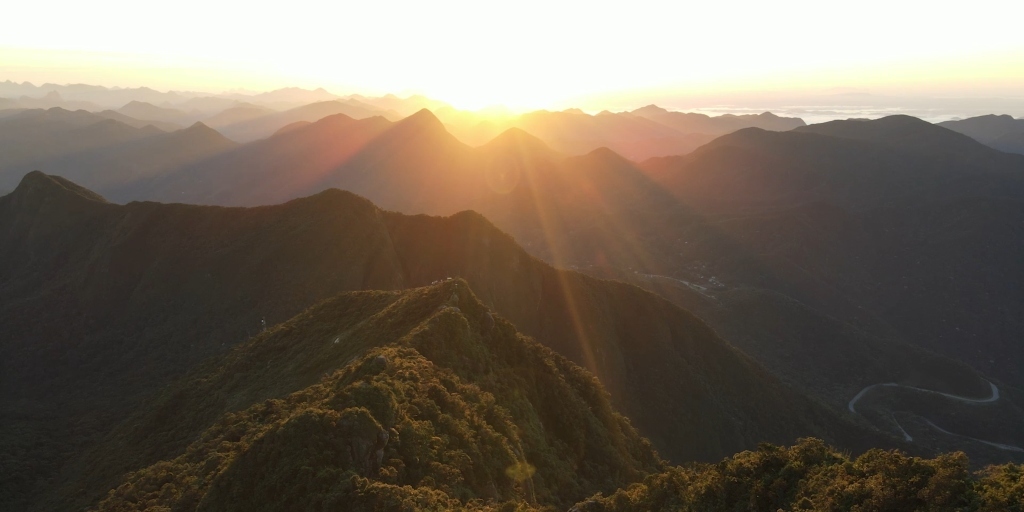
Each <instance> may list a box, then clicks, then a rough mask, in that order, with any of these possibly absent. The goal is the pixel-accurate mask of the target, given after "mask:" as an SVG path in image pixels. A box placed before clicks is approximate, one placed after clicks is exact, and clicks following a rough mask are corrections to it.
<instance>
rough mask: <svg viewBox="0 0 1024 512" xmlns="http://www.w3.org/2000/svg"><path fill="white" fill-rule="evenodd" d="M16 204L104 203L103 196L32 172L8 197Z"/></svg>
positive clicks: (40, 173) (69, 182) (60, 178)
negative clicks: (70, 201) (43, 202)
mask: <svg viewBox="0 0 1024 512" xmlns="http://www.w3.org/2000/svg"><path fill="white" fill-rule="evenodd" d="M8 197H9V198H12V199H13V200H15V201H18V202H38V201H51V200H57V201H66V200H69V199H74V200H87V201H91V202H97V203H106V202H107V200H106V199H104V198H103V196H101V195H99V194H97V193H95V192H93V191H91V190H89V189H87V188H85V187H81V186H79V185H76V184H74V183H72V182H71V181H69V180H66V179H64V178H62V177H60V176H51V175H48V174H44V173H43V172H41V171H32V172H30V173H28V174H26V175H25V177H23V178H22V179H21V183H19V184H18V187H17V188H15V189H14V192H11V194H10V195H9V196H8Z"/></svg>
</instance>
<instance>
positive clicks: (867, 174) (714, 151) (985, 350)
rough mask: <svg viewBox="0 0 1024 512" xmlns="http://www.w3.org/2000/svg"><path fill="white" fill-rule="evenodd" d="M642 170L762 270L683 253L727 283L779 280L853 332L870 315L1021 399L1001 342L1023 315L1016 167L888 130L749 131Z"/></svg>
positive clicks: (940, 137)
mask: <svg viewBox="0 0 1024 512" xmlns="http://www.w3.org/2000/svg"><path fill="white" fill-rule="evenodd" d="M807 132H816V133H807ZM825 134H827V135H825ZM883 134H884V135H883ZM644 167H645V169H646V170H647V172H648V173H649V175H651V176H652V178H653V179H655V180H656V181H657V182H659V183H660V184H662V185H663V186H664V188H665V189H666V190H668V191H671V192H672V193H673V194H674V195H675V196H676V197H677V198H678V199H679V201H680V202H682V203H685V204H687V205H689V206H691V207H692V208H694V209H696V210H697V211H700V212H703V213H704V214H705V215H708V216H716V217H720V219H721V220H720V221H719V222H717V225H718V227H719V229H720V232H721V234H722V236H723V237H724V238H725V239H728V240H729V241H730V242H731V243H733V244H737V245H740V246H743V247H744V248H745V249H746V250H747V251H750V252H751V253H753V254H757V255H758V259H760V260H761V261H762V262H763V263H765V265H766V267H764V268H762V269H759V270H756V271H754V267H752V266H751V265H750V264H749V263H741V262H736V263H733V264H732V265H729V264H726V263H725V260H719V261H716V262H712V261H711V260H710V259H709V257H710V256H711V254H713V253H714V251H715V250H714V249H709V248H706V247H704V248H701V247H700V245H703V244H701V243H700V242H698V241H696V240H687V242H688V245H690V246H691V247H693V246H694V245H697V246H698V247H694V249H692V250H698V251H706V252H705V256H702V257H699V261H701V262H703V263H706V264H708V265H709V268H708V270H707V271H706V272H707V273H709V274H711V275H715V276H717V277H718V278H719V280H722V281H725V282H728V281H734V282H737V283H743V282H747V283H750V282H757V281H758V280H760V281H761V282H762V283H770V282H772V280H773V279H783V280H784V281H785V282H787V283H788V284H786V285H782V284H781V283H780V282H779V281H776V282H775V283H774V284H772V285H771V287H772V288H775V289H778V290H784V291H785V293H787V294H789V295H791V296H793V297H795V298H798V299H799V300H801V301H802V302H805V303H808V304H813V305H815V307H816V308H819V309H822V310H824V311H826V312H828V313H829V314H833V315H837V316H839V317H840V318H844V319H847V320H851V321H853V320H856V321H858V322H860V321H864V319H865V318H866V317H865V316H864V315H863V314H860V313H858V311H862V312H869V311H870V312H871V313H872V315H877V316H878V318H879V319H881V320H882V321H883V323H884V324H886V325H889V326H891V327H893V328H895V331H896V332H897V333H899V335H900V336H902V337H905V338H906V339H908V340H910V341H912V342H913V343H915V344H918V345H920V346H923V347H926V348H929V349H932V350H935V351H938V352H941V353H943V354H946V355H949V356H952V357H954V358H956V359H958V360H962V361H967V362H969V363H970V364H971V365H972V366H974V367H975V368H979V369H982V370H983V371H985V372H986V373H990V372H991V374H993V375H996V376H998V377H999V378H1002V379H1006V381H1007V382H1011V383H1016V384H1014V385H1019V383H1020V377H1021V376H1020V374H1019V372H1018V371H1017V370H1016V369H1015V367H1016V365H1015V364H1013V363H1008V361H1015V360H1017V358H1018V357H1020V355H1019V353H1018V352H1017V349H1016V348H1013V347H1014V346H1015V344H1013V343H1009V342H1008V340H1009V339H1011V338H1014V337H1015V336H1016V335H1015V334H1014V335H1010V336H1009V337H1006V333H1007V332H1018V329H1020V328H1021V327H1020V326H1019V324H1018V323H1017V322H1016V321H1015V320H1013V317H1015V316H1016V314H1015V313H1012V312H1011V311H1012V310H1014V309H1015V308H1016V307H1017V306H1016V305H1017V304H1021V296H1020V290H1019V289H1018V288H1019V287H1017V286H1015V285H1014V284H1012V283H1016V282H1018V279H1019V276H1017V275H1016V274H1017V266H1016V265H1014V264H1013V263H1011V262H1012V261H1015V260H1017V259H1018V258H1019V257H1020V255H1021V251H1022V250H1024V247H1022V246H1021V245H1020V244H1019V243H1018V241H1019V240H1020V239H1021V238H1020V233H1018V231H1019V230H1020V226H1021V220H1022V219H1021V211H1022V210H1021V206H1022V205H1021V199H1020V198H1021V197H1024V196H1022V195H1021V192H1022V191H1024V190H1022V186H1024V181H1022V180H1024V174H1022V171H1024V159H1022V158H1020V157H1019V156H1016V155H1008V154H1005V153H1000V152H997V151H994V150H991V149H989V148H986V147H985V146H983V145H981V144H979V143H977V142H975V141H973V140H971V139H969V138H967V137H964V136H962V135H959V134H956V133H953V132H951V131H948V130H945V129H943V128H941V127H936V126H934V125H931V124H929V123H925V122H923V121H920V120H917V119H913V118H907V117H893V118H884V119H880V120H877V121H843V122H833V123H826V124H824V125H811V126H809V127H807V128H801V129H800V130H797V131H794V132H787V133H769V132H764V131H758V130H742V131H740V132H737V133H734V134H732V135H728V136H725V137H722V138H720V139H717V140H716V141H715V142H713V143H712V144H709V145H708V146H705V147H704V148H701V149H700V150H699V151H697V152H695V153H694V154H692V155H689V156H686V157H681V158H668V159H658V160H652V161H649V162H646V163H645V164H644ZM680 263H682V261H681V262H680ZM694 263H696V262H694ZM752 271H753V272H752ZM779 273H784V274H788V275H787V276H786V277H780V276H779ZM772 274H774V275H772ZM691 275H692V274H691ZM674 277H677V278H680V279H685V277H683V274H682V273H680V274H678V275H676V276H674ZM700 284H706V282H704V281H700ZM829 289H832V291H829ZM990 301H991V302H990ZM992 303H997V304H1000V306H999V308H1007V309H999V310H998V311H996V310H993V309H992V308H989V307H987V306H985V304H992ZM995 326H999V327H998V328H996V327H995ZM993 328H996V329H999V331H1000V332H999V333H997V332H995V331H993V330H992V329H993ZM1004 329H1008V330H1009V331H1006V330H1004ZM1011 354H1012V355H1011Z"/></svg>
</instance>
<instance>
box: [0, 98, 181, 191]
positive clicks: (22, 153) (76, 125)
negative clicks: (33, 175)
mask: <svg viewBox="0 0 1024 512" xmlns="http://www.w3.org/2000/svg"><path fill="white" fill-rule="evenodd" d="M159 133H162V132H161V131H160V130H157V129H155V128H152V127H149V128H148V129H147V128H142V129H137V128H134V127H132V126H129V125H127V124H124V123H121V122H118V121H115V120H112V119H107V118H105V117H103V116H100V115H97V114H93V113H91V112H86V111H84V110H77V111H69V110H64V109H61V108H53V109H50V110H23V111H19V112H17V113H15V114H14V115H11V116H7V117H3V118H0V186H2V187H4V188H9V189H13V188H14V186H15V185H17V183H18V181H19V180H20V179H21V177H22V176H23V175H24V174H25V173H26V172H29V171H31V170H34V169H36V168H38V166H39V164H40V163H42V162H45V161H47V160H49V159H54V158H59V157H62V156H66V155H70V154H73V153H78V152H82V151H89V150H94V149H98V148H106V147H111V146H115V145H118V144H123V143H126V142H130V141H134V140H139V139H142V138H146V137H150V136H153V135H155V134H159Z"/></svg>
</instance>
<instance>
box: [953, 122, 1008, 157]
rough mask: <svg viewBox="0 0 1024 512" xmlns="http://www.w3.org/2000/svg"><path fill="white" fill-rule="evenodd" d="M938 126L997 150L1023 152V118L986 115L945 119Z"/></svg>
mask: <svg viewBox="0 0 1024 512" xmlns="http://www.w3.org/2000/svg"><path fill="white" fill-rule="evenodd" d="M939 126H942V127H944V128H949V129H950V130H953V131H955V132H957V133H962V134H964V135H967V136H968V137H971V138H972V139H974V140H977V141H978V142H981V143H982V144H985V145H986V146H989V147H992V148H995V149H998V150H999V151H1005V152H1007V153H1020V154H1024V119H1014V118H1013V117H1011V116H1008V115H1001V116H997V115H987V116H978V117H971V118H968V119H962V120H959V121H945V122H942V123H939Z"/></svg>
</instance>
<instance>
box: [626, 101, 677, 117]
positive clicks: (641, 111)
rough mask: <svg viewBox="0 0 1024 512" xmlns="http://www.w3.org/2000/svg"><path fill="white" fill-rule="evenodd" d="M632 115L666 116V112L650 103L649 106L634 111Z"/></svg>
mask: <svg viewBox="0 0 1024 512" xmlns="http://www.w3.org/2000/svg"><path fill="white" fill-rule="evenodd" d="M632 113H633V114H637V115H644V114H647V115H653V114H667V113H668V110H665V109H663V108H661V107H659V106H657V105H655V104H653V103H651V104H650V105H647V106H646V107H640V108H638V109H636V110H634V111H633V112H632Z"/></svg>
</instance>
